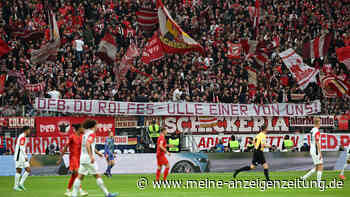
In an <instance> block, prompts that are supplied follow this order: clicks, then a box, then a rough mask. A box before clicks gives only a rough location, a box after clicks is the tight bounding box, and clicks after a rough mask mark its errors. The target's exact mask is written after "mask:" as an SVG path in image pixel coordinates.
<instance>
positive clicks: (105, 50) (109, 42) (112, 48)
mask: <svg viewBox="0 0 350 197" xmlns="http://www.w3.org/2000/svg"><path fill="white" fill-rule="evenodd" d="M116 54H117V47H116V42H115V39H114V38H113V36H112V35H111V34H109V33H106V34H105V36H104V37H103V38H102V40H101V42H100V44H99V46H98V50H97V55H98V56H99V57H100V58H101V59H102V60H104V61H106V62H107V63H109V64H113V63H114V61H115V58H116V57H115V56H116Z"/></svg>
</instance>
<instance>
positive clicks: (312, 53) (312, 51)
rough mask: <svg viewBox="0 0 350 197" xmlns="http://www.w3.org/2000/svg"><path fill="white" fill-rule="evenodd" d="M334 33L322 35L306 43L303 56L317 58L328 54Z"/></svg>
mask: <svg viewBox="0 0 350 197" xmlns="http://www.w3.org/2000/svg"><path fill="white" fill-rule="evenodd" d="M332 37H333V34H332V33H329V34H327V35H322V36H320V37H317V38H315V39H313V40H311V41H310V42H307V43H305V44H304V47H303V58H304V59H317V58H323V57H324V56H326V55H327V53H328V49H329V46H330V44H331V41H332Z"/></svg>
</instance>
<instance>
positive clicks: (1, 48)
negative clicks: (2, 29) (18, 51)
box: [0, 38, 11, 57]
mask: <svg viewBox="0 0 350 197" xmlns="http://www.w3.org/2000/svg"><path fill="white" fill-rule="evenodd" d="M10 51H11V48H10V47H9V46H8V45H7V43H6V42H5V41H3V40H2V39H1V38H0V57H2V56H3V55H6V54H8V53H9V52H10Z"/></svg>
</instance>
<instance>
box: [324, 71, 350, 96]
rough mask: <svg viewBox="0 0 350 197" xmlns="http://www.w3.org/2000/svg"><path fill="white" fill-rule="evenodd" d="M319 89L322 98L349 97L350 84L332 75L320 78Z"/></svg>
mask: <svg viewBox="0 0 350 197" xmlns="http://www.w3.org/2000/svg"><path fill="white" fill-rule="evenodd" d="M321 88H322V90H323V94H324V96H325V97H328V98H336V97H342V96H344V95H348V96H350V84H349V83H348V82H346V81H344V80H342V79H340V78H338V77H337V76H335V75H334V74H333V73H328V74H327V75H323V76H321Z"/></svg>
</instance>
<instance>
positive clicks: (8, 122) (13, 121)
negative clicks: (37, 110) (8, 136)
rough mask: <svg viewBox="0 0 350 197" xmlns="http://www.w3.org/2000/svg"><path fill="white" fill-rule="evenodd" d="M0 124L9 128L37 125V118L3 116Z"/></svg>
mask: <svg viewBox="0 0 350 197" xmlns="http://www.w3.org/2000/svg"><path fill="white" fill-rule="evenodd" d="M0 126H1V127H7V128H23V127H24V126H28V127H30V128H34V127H35V119H34V118H31V117H1V118H0Z"/></svg>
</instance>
